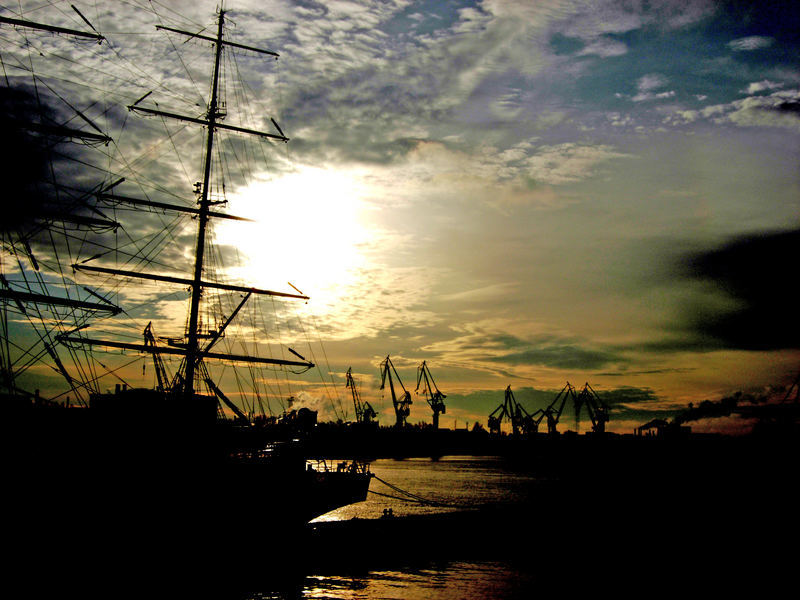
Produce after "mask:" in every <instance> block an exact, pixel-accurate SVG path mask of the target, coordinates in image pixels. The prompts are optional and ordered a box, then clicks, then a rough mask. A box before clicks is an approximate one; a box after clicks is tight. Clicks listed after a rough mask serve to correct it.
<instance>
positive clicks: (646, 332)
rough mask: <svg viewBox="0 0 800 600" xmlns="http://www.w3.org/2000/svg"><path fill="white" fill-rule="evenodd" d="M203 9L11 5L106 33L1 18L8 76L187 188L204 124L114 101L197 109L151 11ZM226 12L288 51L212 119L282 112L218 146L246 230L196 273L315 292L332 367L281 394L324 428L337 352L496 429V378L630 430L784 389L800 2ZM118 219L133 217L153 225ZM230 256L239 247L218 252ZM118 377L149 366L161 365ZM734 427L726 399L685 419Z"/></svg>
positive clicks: (196, 48) (531, 405)
mask: <svg viewBox="0 0 800 600" xmlns="http://www.w3.org/2000/svg"><path fill="white" fill-rule="evenodd" d="M71 4H74V5H75V7H76V8H77V9H79V11H80V15H79V14H77V11H75V10H74V9H72V8H71V7H70V5H71ZM20 6H22V7H23V8H24V9H25V10H23V12H22V13H20ZM216 6H217V4H216V3H215V2H209V1H205V0H201V1H196V2H183V1H176V2H155V1H153V2H145V1H143V0H127V1H119V2H77V1H76V2H72V3H70V2H67V3H51V4H48V5H46V6H42V5H40V4H39V3H35V2H30V3H28V2H22V3H17V2H13V3H9V2H5V3H3V5H2V8H1V9H0V16H5V17H11V18H21V17H24V18H29V19H31V20H36V21H46V22H49V23H58V24H61V25H62V26H69V27H75V28H80V29H82V30H87V24H86V22H84V21H83V18H84V17H85V18H86V20H87V21H88V22H89V23H91V25H92V26H93V27H94V28H96V29H97V30H98V31H100V32H101V33H102V34H103V35H105V36H107V41H106V42H104V43H103V44H100V45H97V44H95V43H94V42H86V41H82V42H79V41H75V40H68V39H65V37H66V36H53V35H50V34H38V36H37V35H34V34H30V33H28V34H27V35H26V36H25V37H23V36H22V34H20V33H19V32H18V31H15V30H14V29H12V28H10V27H9V26H7V25H3V26H2V27H0V35H1V36H2V37H0V43H2V46H0V48H2V49H3V50H2V58H3V69H4V74H5V77H6V81H7V82H8V83H9V84H10V83H12V82H13V83H14V84H18V85H27V86H28V89H29V87H30V80H31V78H30V75H29V70H33V69H34V66H35V68H36V71H37V73H42V74H43V75H42V77H43V79H42V81H44V82H49V83H50V85H51V87H50V88H48V89H51V90H55V91H52V94H53V95H56V94H57V97H56V99H55V100H54V102H55V104H56V106H57V108H56V110H58V111H65V110H66V109H65V108H64V104H63V101H62V100H60V99H63V98H66V97H67V92H69V93H70V94H71V95H70V96H69V97H70V98H73V99H74V98H79V100H72V101H71V106H74V107H76V108H79V109H80V111H81V114H82V115H83V117H84V118H83V119H77V118H75V116H74V114H73V115H72V117H71V118H72V122H73V124H79V125H80V126H81V127H83V128H84V129H88V126H87V123H88V122H89V121H91V122H92V123H94V124H96V125H97V126H98V127H99V129H102V130H103V131H105V132H107V133H108V134H109V135H111V136H112V137H113V138H114V140H115V141H114V143H113V144H111V146H110V147H106V148H101V149H100V150H101V153H100V154H101V159H100V160H99V161H96V162H95V163H93V164H95V165H96V169H95V171H96V172H95V173H94V176H95V179H97V178H98V177H100V174H99V173H100V171H101V169H102V168H106V169H107V170H108V171H110V172H112V173H113V175H114V176H124V177H126V178H127V179H126V183H125V184H123V185H122V186H120V188H119V193H121V194H122V193H126V194H128V195H132V194H135V193H137V192H139V193H141V192H142V191H145V192H148V193H149V194H150V196H149V197H152V198H158V197H160V198H164V197H178V196H181V195H182V197H183V198H184V199H185V202H186V203H190V202H191V198H192V195H191V185H192V184H193V183H194V182H195V181H198V180H200V179H201V178H202V173H201V171H200V169H199V165H200V164H201V155H200V151H199V150H198V151H196V153H195V154H196V156H195V157H194V158H190V159H184V158H182V156H183V151H182V149H183V147H184V146H183V145H184V144H185V145H186V147H190V146H191V145H193V146H191V147H194V148H199V149H201V148H202V143H198V140H202V137H198V135H199V136H202V135H203V132H202V131H194V130H193V129H196V130H201V129H202V128H199V127H196V128H193V127H191V126H187V125H186V124H185V123H170V124H165V123H164V122H163V120H161V119H158V118H156V119H154V118H152V117H150V118H145V117H142V116H141V115H137V114H136V113H134V112H131V111H128V110H127V109H126V108H125V107H126V106H127V105H129V104H132V103H134V102H136V101H137V100H138V99H140V98H141V97H142V96H144V95H145V94H148V92H149V93H150V95H149V96H148V97H147V98H146V99H143V100H141V105H142V106H149V107H158V108H160V109H161V110H165V111H174V112H178V113H182V114H193V115H195V116H199V115H202V113H203V111H204V110H205V108H204V107H205V103H206V102H207V100H208V88H209V85H208V81H209V74H210V64H211V62H210V56H211V51H212V49H211V45H210V44H208V43H203V42H201V41H197V40H194V41H191V40H189V41H187V39H186V36H183V35H181V34H176V33H172V32H168V31H164V30H156V28H155V27H154V25H159V24H160V25H164V26H169V27H174V28H178V29H181V30H186V31H191V32H197V31H200V30H201V29H204V28H205V30H204V32H203V33H204V34H205V35H214V33H215V30H216V29H215V28H216V25H215V9H216ZM225 9H226V11H227V13H226V16H227V19H228V30H227V31H228V33H229V35H230V37H229V39H231V40H233V41H236V42H238V43H240V44H246V45H249V46H256V47H260V48H267V49H269V50H272V51H275V52H278V53H279V54H280V58H279V59H277V60H274V58H273V57H270V56H264V55H258V54H256V53H254V52H246V51H245V52H241V54H240V55H239V54H237V55H236V58H235V60H231V59H228V61H227V62H225V65H226V67H225V69H224V73H223V80H224V81H225V83H226V86H227V87H226V88H225V89H226V92H225V96H224V100H225V101H226V107H227V108H226V109H227V111H228V114H227V116H226V117H225V119H226V121H225V122H227V123H230V124H240V125H242V126H248V127H253V128H257V129H261V130H269V131H270V132H272V133H277V131H276V127H280V130H281V131H283V132H285V134H286V136H287V137H289V138H290V141H289V142H288V143H286V144H284V143H281V142H275V141H268V140H267V141H258V142H251V141H243V140H239V139H238V138H235V137H234V136H231V137H230V139H227V138H226V141H225V143H226V144H228V145H223V148H224V150H223V152H222V153H221V154H220V155H219V157H218V159H217V160H218V161H219V164H220V166H221V167H224V168H225V169H227V168H228V165H229V164H230V163H233V162H236V163H237V164H244V165H245V166H246V169H245V171H246V174H245V175H234V174H233V169H231V174H230V175H228V176H227V178H226V180H225V198H226V199H227V201H228V203H227V206H226V207H225V210H226V211H227V212H230V213H233V214H237V215H241V216H244V217H248V218H251V219H254V220H256V223H253V224H250V223H248V224H241V223H234V222H229V221H226V222H217V224H216V225H215V229H214V235H215V240H216V242H217V243H218V249H219V250H218V252H219V254H218V256H219V257H220V260H221V262H220V266H218V267H213V268H218V269H219V273H220V274H224V275H225V276H227V277H229V278H232V279H233V280H236V281H239V282H245V281H246V282H249V283H248V284H249V285H254V286H258V287H263V288H267V289H278V290H282V291H292V290H291V289H289V288H288V286H287V282H290V283H291V285H292V286H293V287H296V288H298V289H300V290H302V291H303V292H304V293H306V294H308V295H309V296H310V297H311V300H310V301H309V302H308V303H302V302H301V303H297V304H299V305H300V306H299V307H298V308H297V310H298V311H299V312H300V314H302V315H303V318H305V319H307V320H308V321H309V322H311V323H313V333H312V334H310V336H311V337H313V338H314V341H315V342H317V341H318V342H320V343H321V344H322V346H323V347H324V350H322V351H321V352H320V351H317V352H318V353H317V354H315V362H317V363H318V364H320V365H321V366H322V367H323V370H324V371H325V374H324V376H325V377H326V378H327V381H328V382H329V384H326V385H325V386H323V387H319V386H317V387H314V386H313V385H312V384H310V383H309V384H308V386H307V387H304V384H303V382H302V378H301V379H299V380H298V381H297V383H293V384H292V387H291V390H292V394H293V395H295V396H297V397H299V398H301V399H303V400H304V401H305V402H307V403H309V404H310V405H313V406H314V407H315V408H317V409H318V410H319V411H320V416H321V418H334V417H340V418H341V417H342V416H344V417H346V418H350V419H352V418H353V410H352V404H351V403H350V400H349V395H348V394H349V391H348V390H346V389H345V388H344V373H345V372H346V371H347V369H348V368H352V370H353V373H354V376H355V377H356V380H357V382H358V384H359V391H360V394H361V396H362V399H365V400H368V401H369V402H370V403H371V404H372V405H373V406H374V407H375V408H376V410H378V412H379V416H380V422H381V423H382V424H386V425H389V424H391V423H393V422H394V417H393V411H392V405H391V399H390V397H388V396H387V390H380V389H379V387H380V384H381V371H380V367H379V365H380V363H381V361H382V360H383V359H384V358H385V357H386V356H390V357H391V360H392V363H393V364H394V366H395V367H396V369H397V372H398V373H399V374H400V377H401V378H402V383H403V385H404V387H405V388H406V389H407V390H409V391H410V392H412V397H413V399H414V403H413V405H412V408H411V415H410V417H409V422H410V423H418V422H430V421H431V413H430V409H429V408H428V407H427V405H426V404H425V400H424V398H423V397H422V396H421V395H418V394H415V387H416V378H417V368H418V366H419V365H420V363H421V362H422V361H426V364H427V365H428V367H429V368H430V370H431V373H432V374H433V376H434V378H435V381H436V384H437V385H438V387H439V388H440V390H441V391H442V392H443V393H444V394H446V396H447V398H446V400H445V404H446V406H447V412H446V414H445V415H442V418H441V421H440V423H441V425H442V426H444V427H450V428H452V427H460V428H463V427H467V426H471V425H473V424H474V423H475V422H479V423H482V424H483V425H484V426H486V418H487V416H488V414H489V413H490V412H491V411H493V410H494V409H495V408H496V407H498V406H499V405H500V404H502V402H503V399H504V390H505V389H506V388H507V387H509V386H510V387H511V389H512V390H513V392H514V395H515V397H516V399H517V401H519V402H520V403H521V404H522V405H523V406H524V407H525V408H526V409H527V410H528V411H529V412H533V411H535V410H536V409H538V408H543V407H544V406H547V405H548V404H549V403H550V402H551V401H552V400H553V399H554V398H555V397H556V394H557V393H558V392H559V391H560V390H561V389H562V388H563V387H564V385H565V384H566V383H567V382H570V383H571V384H572V385H574V386H575V387H577V388H578V389H580V388H582V387H583V386H584V384H585V383H589V384H590V385H591V387H592V388H593V389H594V390H595V391H596V392H597V393H598V394H599V395H600V396H601V398H603V399H604V401H605V402H606V403H607V404H608V405H609V407H610V422H609V424H608V429H609V430H612V431H617V432H622V433H630V432H632V431H633V429H634V428H635V427H636V426H638V425H641V424H643V423H645V422H647V421H649V420H651V419H653V418H667V419H670V418H674V417H675V416H676V415H678V414H681V413H682V412H683V411H685V410H687V409H688V408H689V406H690V405H693V406H697V405H698V404H699V403H701V402H703V401H712V402H716V401H720V400H722V399H724V398H730V397H735V398H737V399H738V400H739V401H740V402H741V403H743V404H744V403H760V402H765V401H767V399H772V400H775V399H776V398H782V397H783V395H784V393H785V392H784V391H785V389H786V388H788V386H790V385H791V384H792V382H793V381H794V380H795V378H796V377H797V375H798V372H800V351H799V349H800V336H798V319H797V310H796V303H794V302H792V301H791V300H790V293H791V292H790V289H789V288H790V285H791V283H790V282H791V280H792V279H793V277H792V275H791V273H792V272H793V271H792V266H791V265H792V264H794V261H795V260H796V256H797V254H796V247H797V242H798V239H800V228H799V227H798V225H800V219H799V217H800V210H798V209H800V169H798V165H800V58H798V57H800V52H799V50H800V48H798V45H800V39H799V36H800V34H798V32H800V19H798V16H799V14H800V9H798V8H797V7H796V5H795V4H793V3H791V2H762V3H758V2H756V3H752V2H716V1H714V2H711V1H709V2H706V1H693V0H680V1H671V0H664V1H661V2H617V1H587V2H579V1H574V0H564V1H552V2H535V3H534V2H520V1H510V0H505V1H500V0H495V1H486V2H474V1H473V2H467V1H464V2H461V1H441V2H426V1H422V2H414V1H410V0H409V1H398V2H392V1H385V2H346V1H342V2H335V1H333V2H289V1H279V2H270V3H267V4H265V3H263V2H260V1H258V2H257V1H254V0H240V1H238V2H234V1H232V0H230V1H227V2H226V6H225ZM32 49H33V50H35V51H32ZM230 54H231V55H232V54H233V53H230ZM238 77H241V79H242V80H243V81H244V82H245V84H244V86H238V87H237V86H236V85H234V79H236V78H238ZM38 89H41V90H44V88H42V87H41V86H40V88H38ZM244 100H246V102H245V101H244ZM235 109H238V110H235ZM272 119H274V121H272ZM275 123H277V125H275ZM221 137H222V136H221ZM179 149H181V152H179V151H178V150H179ZM83 178H86V181H85V183H84V185H89V179H90V177H89V176H88V175H85V174H76V175H75V179H76V181H81V182H84V179H83ZM134 181H136V182H137V184H136V185H138V188H139V189H138V190H137V189H136V186H135V185H133V183H134ZM145 182H148V183H145ZM219 185H220V186H221V185H222V184H221V183H220V184H219ZM126 186H131V187H126ZM148 186H150V187H148ZM216 189H221V188H216ZM219 193H220V194H221V192H219ZM159 194H160V196H159ZM129 217H130V219H131V220H132V221H133V224H132V225H131V227H132V230H135V231H136V233H137V234H141V235H143V236H144V235H156V233H155V232H157V231H158V230H159V228H160V225H159V224H158V223H156V224H153V223H151V222H146V221H145V219H144V218H141V217H139V216H136V215H129ZM163 222H164V221H163V220H162V221H161V223H162V224H163ZM148 223H149V224H148ZM193 227H194V223H193V221H191V220H190V219H186V220H184V221H182V222H181V225H180V226H179V228H178V229H176V230H174V231H175V233H173V234H172V237H170V238H169V240H163V241H162V242H160V243H161V244H162V245H161V246H159V248H160V249H161V251H162V252H161V254H159V263H158V264H159V265H160V266H161V267H162V270H163V268H167V267H175V268H177V267H178V265H182V264H184V263H185V261H186V260H187V256H188V255H187V254H186V253H185V251H184V250H182V248H184V247H185V246H186V245H188V246H191V243H192V239H193V235H194V234H193V231H194V230H193ZM215 256H216V255H215ZM229 258H231V259H232V258H236V259H238V266H235V267H233V266H227V267H225V268H223V267H222V266H221V264H222V262H225V264H226V265H227V264H228V259H229ZM8 264H9V263H8V261H6V268H7V269H9V268H10V269H11V271H8V272H9V277H11V275H12V274H13V273H12V271H13V267H9V266H8ZM215 265H216V263H215ZM208 269H209V270H212V267H211V266H209V267H208ZM81 277H84V276H83V275H82V276H81ZM81 281H83V282H87V281H93V282H94V284H98V285H99V283H98V281H97V278H96V277H95V279H94V280H91V279H85V278H84V279H81ZM119 293H120V294H121V296H120V300H121V301H124V302H125V303H127V306H129V307H130V306H134V305H135V306H136V307H137V309H136V310H138V311H139V313H138V314H137V315H136V319H137V320H136V322H137V327H141V324H142V323H146V322H147V321H148V320H149V319H155V320H156V322H157V323H158V328H159V331H162V332H163V334H164V335H176V334H177V333H178V331H177V329H175V325H174V322H176V321H177V322H178V323H179V325H178V329H179V328H180V327H182V323H183V319H184V318H185V316H184V312H185V293H184V294H183V295H181V293H180V291H178V292H170V293H171V294H172V295H168V294H166V292H165V291H164V289H163V286H162V287H161V288H159V289H151V288H148V287H147V286H146V285H144V284H140V285H139V286H138V287H137V288H135V289H132V290H127V291H125V292H119ZM158 294H161V295H160V296H159V295H158ZM156 297H157V298H158V302H157V303H156V302H155V301H154V298H156ZM148 310H149V311H150V314H146V313H147V311H148ZM227 310H228V311H229V310H230V309H227ZM274 310H275V311H276V314H277V312H280V313H281V314H283V312H282V311H284V310H285V309H284V308H283V307H282V306H281V308H278V309H274ZM293 310H294V309H293ZM128 312H129V313H131V314H132V313H133V312H134V309H132V308H130V309H129V311H128ZM170 322H172V323H173V325H170V324H169V323H170ZM106 325H107V328H108V330H109V331H112V330H113V327H114V325H113V321H108V323H107V324H106ZM170 327H173V330H171V331H170V330H169V328H170ZM304 331H306V330H304ZM307 331H311V329H309V330H307ZM117 358H118V359H119V357H117ZM130 358H131V359H133V358H136V356H135V355H131V356H130ZM119 360H121V359H119ZM138 364H139V365H140V364H141V363H138ZM136 369H142V367H141V366H137V367H136ZM39 374H40V376H42V377H44V374H43V373H42V372H39ZM126 379H127V380H129V381H130V382H131V384H132V385H145V384H146V382H147V381H150V380H151V379H152V370H151V371H149V372H145V371H138V370H136V371H133V370H131V371H130V373H129V375H127V376H126ZM109 385H110V384H109ZM323 391H324V394H323ZM330 393H333V394H334V396H335V397H336V400H335V404H336V406H338V408H334V409H333V411H332V410H331V407H330V406H329V403H330V402H331V401H330V399H329V398H325V397H323V396H325V395H327V394H330ZM280 402H281V400H279V404H280ZM271 406H272V405H271ZM562 424H563V425H564V427H565V428H571V429H576V428H577V429H579V430H581V431H585V430H586V429H588V417H587V416H586V415H585V414H584V415H583V416H582V417H581V418H580V421H578V420H576V419H575V418H574V416H573V415H569V416H568V415H567V414H566V413H565V415H564V417H563V421H562ZM751 424H752V423H751V422H748V421H746V420H744V419H741V418H738V417H737V415H728V416H727V417H726V418H714V419H706V420H699V421H695V422H693V423H692V426H693V428H694V429H695V430H697V431H742V430H746V428H747V427H749V426H750V425H751Z"/></svg>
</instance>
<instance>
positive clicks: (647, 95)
mask: <svg viewBox="0 0 800 600" xmlns="http://www.w3.org/2000/svg"><path fill="white" fill-rule="evenodd" d="M667 83H668V79H667V78H666V77H664V76H663V75H660V74H658V73H650V74H648V75H644V76H642V77H640V78H639V80H638V81H637V82H636V89H637V91H638V93H637V94H636V95H635V96H633V98H631V99H632V100H633V101H634V102H644V101H647V100H661V99H664V98H672V97H673V96H675V92H674V91H673V90H668V91H664V92H656V91H655V90H657V89H659V88H662V87H664V86H665V85H667Z"/></svg>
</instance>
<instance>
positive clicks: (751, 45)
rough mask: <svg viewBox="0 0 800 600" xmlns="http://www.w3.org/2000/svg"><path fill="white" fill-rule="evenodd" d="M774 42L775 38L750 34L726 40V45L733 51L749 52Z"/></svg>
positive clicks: (767, 46) (766, 46)
mask: <svg viewBox="0 0 800 600" xmlns="http://www.w3.org/2000/svg"><path fill="white" fill-rule="evenodd" d="M774 42H775V40H774V39H773V38H771V37H768V36H763V35H750V36H747V37H742V38H737V39H735V40H732V41H730V42H728V47H729V48H730V49H731V50H733V51H734V52H749V51H751V50H760V49H762V48H769V47H770V46H771V45H772V44H773V43H774Z"/></svg>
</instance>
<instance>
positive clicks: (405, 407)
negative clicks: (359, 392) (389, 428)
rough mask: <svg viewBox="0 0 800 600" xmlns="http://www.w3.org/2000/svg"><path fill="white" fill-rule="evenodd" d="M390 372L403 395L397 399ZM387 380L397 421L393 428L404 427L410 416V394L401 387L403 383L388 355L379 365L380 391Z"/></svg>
mask: <svg viewBox="0 0 800 600" xmlns="http://www.w3.org/2000/svg"><path fill="white" fill-rule="evenodd" d="M392 372H394V375H395V377H397V383H399V384H400V387H401V388H402V389H403V394H402V396H401V397H400V398H398V397H397V394H396V393H395V390H394V380H393V379H392ZM387 378H388V379H389V390H390V391H391V394H392V405H393V406H394V414H395V417H396V419H397V421H396V422H395V427H405V425H406V420H407V419H408V415H409V414H411V393H410V392H408V391H406V388H405V386H403V382H402V381H401V380H400V375H398V374H397V369H395V368H394V364H393V363H392V361H391V359H390V358H389V355H388V354H387V355H386V358H385V359H384V360H383V362H382V363H381V389H384V387H385V385H386V379H387Z"/></svg>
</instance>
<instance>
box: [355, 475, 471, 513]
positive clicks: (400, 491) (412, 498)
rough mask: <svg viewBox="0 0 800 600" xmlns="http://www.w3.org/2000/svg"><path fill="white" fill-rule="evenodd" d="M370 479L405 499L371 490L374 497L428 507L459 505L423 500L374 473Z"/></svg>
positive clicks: (455, 506) (453, 506)
mask: <svg viewBox="0 0 800 600" xmlns="http://www.w3.org/2000/svg"><path fill="white" fill-rule="evenodd" d="M372 477H373V478H374V479H376V480H377V481H380V482H381V483H382V484H383V485H385V486H386V487H388V488H390V489H392V490H394V491H395V492H397V493H398V494H403V495H404V496H405V497H400V496H392V495H389V494H382V493H380V492H374V491H372V490H369V493H370V494H375V495H376V496H384V497H387V498H394V499H396V500H403V501H404V502H417V503H419V504H426V505H428V506H438V507H449V508H459V505H457V504H447V503H445V502H437V501H435V500H429V499H427V498H423V497H422V496H419V495H417V494H414V493H412V492H409V491H406V490H404V489H402V488H399V487H397V486H396V485H394V484H392V483H389V482H388V481H386V480H384V479H381V478H380V477H378V476H377V475H375V474H374V473H373V474H372Z"/></svg>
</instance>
